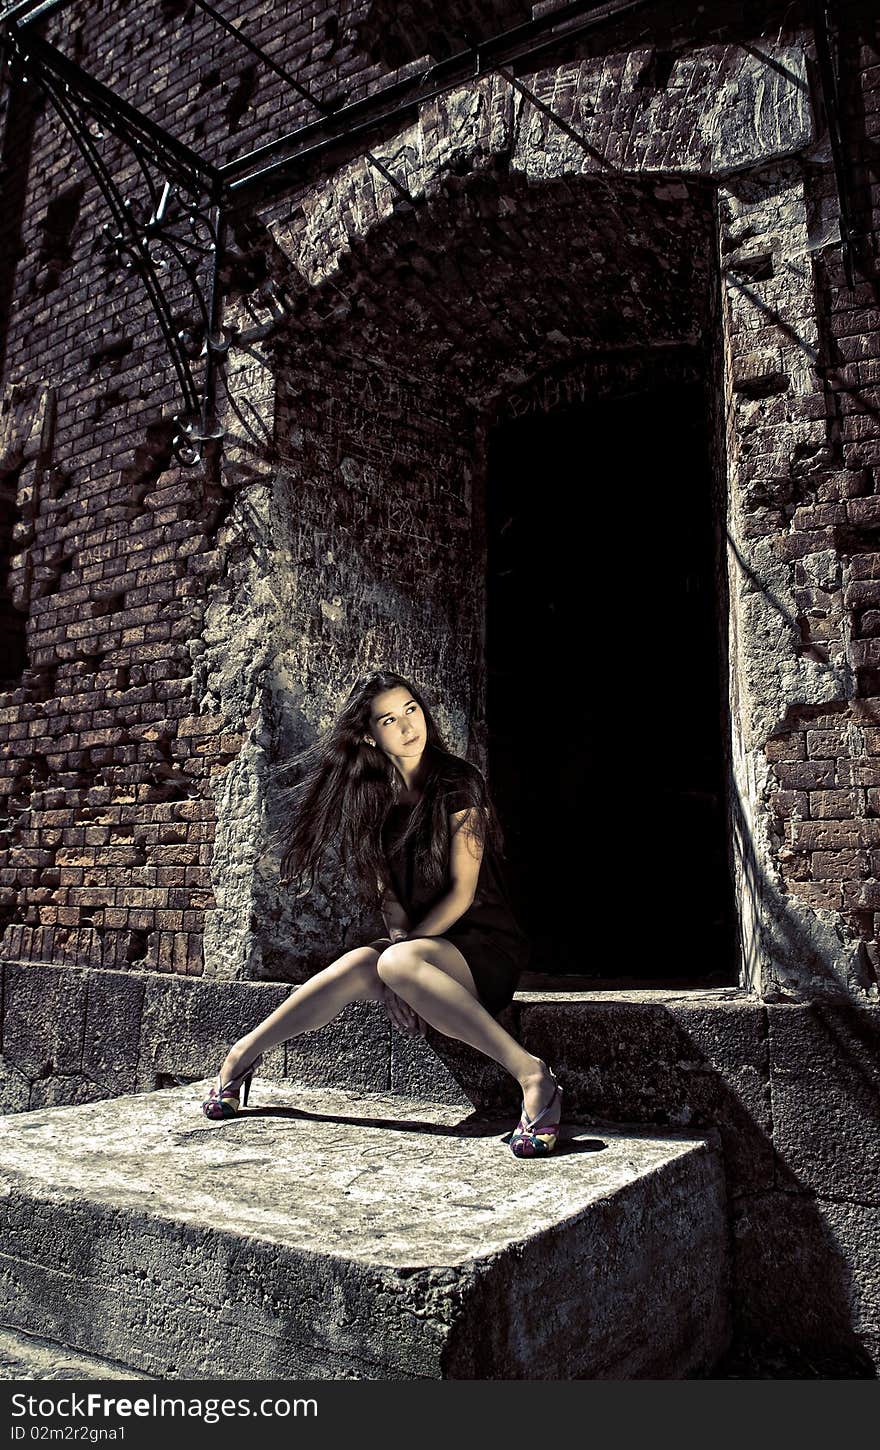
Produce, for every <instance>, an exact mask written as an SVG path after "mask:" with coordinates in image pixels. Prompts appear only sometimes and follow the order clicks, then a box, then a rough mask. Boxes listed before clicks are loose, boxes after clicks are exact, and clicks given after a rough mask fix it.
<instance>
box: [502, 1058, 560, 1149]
mask: <svg viewBox="0 0 880 1450" xmlns="http://www.w3.org/2000/svg"><path fill="white" fill-rule="evenodd" d="M547 1071H548V1072H549V1074H550V1076H551V1077H552V1079H553V1084H554V1086H553V1096H552V1098H551V1099H550V1101H549V1103H548V1104H547V1106H546V1108H542V1109H541V1111H540V1113H538V1115H537V1117H535V1118H532V1119H531V1120H529V1118H528V1116H527V1114H526V1105H525V1103H523V1105H522V1117H521V1118H520V1120H519V1125H518V1126H517V1127H516V1128H514V1130H513V1133H512V1134H511V1136H510V1151H511V1153H512V1154H513V1156H514V1158H546V1156H547V1154H548V1153H552V1152H553V1149H554V1148H555V1147H556V1140H557V1138H558V1137H559V1124H560V1121H561V1118H562V1088H561V1087H560V1086H559V1083H558V1082H557V1080H556V1074H555V1072H554V1071H553V1069H552V1067H548V1069H547Z"/></svg>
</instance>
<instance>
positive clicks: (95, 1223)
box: [0, 1081, 730, 1379]
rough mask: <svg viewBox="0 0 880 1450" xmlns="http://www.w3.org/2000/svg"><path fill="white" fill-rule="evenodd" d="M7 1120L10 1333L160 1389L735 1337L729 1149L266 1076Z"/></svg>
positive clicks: (702, 1356)
mask: <svg viewBox="0 0 880 1450" xmlns="http://www.w3.org/2000/svg"><path fill="white" fill-rule="evenodd" d="M207 1086H208V1083H207V1081H205V1082H202V1083H199V1084H193V1085H191V1086H189V1087H186V1088H176V1089H171V1090H168V1091H165V1092H159V1093H148V1094H136V1095H131V1096H128V1097H122V1098H117V1099H114V1100H109V1101H104V1102H97V1103H92V1104H90V1105H86V1106H78V1107H67V1108H55V1109H51V1110H45V1111H42V1112H36V1113H31V1114H29V1115H28V1117H27V1118H22V1117H15V1118H9V1119H6V1120H5V1121H3V1122H0V1183H2V1197H0V1231H2V1234H3V1239H4V1255H3V1260H2V1266H0V1317H2V1318H3V1319H4V1320H6V1321H7V1322H8V1323H10V1324H12V1325H13V1326H16V1327H20V1328H22V1329H27V1330H28V1331H29V1332H31V1333H34V1334H38V1335H41V1336H46V1337H48V1338H51V1339H61V1340H63V1341H64V1342H65V1343H67V1344H73V1345H76V1346H78V1347H79V1349H81V1350H82V1351H83V1352H86V1353H89V1354H95V1355H99V1356H102V1357H117V1356H118V1355H120V1352H121V1351H122V1350H123V1348H124V1358H125V1360H126V1362H128V1363H131V1364H133V1365H134V1366H135V1367H137V1368H138V1369H140V1370H143V1371H145V1372H146V1373H148V1374H151V1375H158V1376H159V1377H162V1378H182V1379H186V1378H199V1377H201V1376H204V1375H209V1376H214V1375H221V1376H227V1377H230V1378H236V1377H241V1378H257V1379H263V1378H266V1379H271V1378H300V1379H301V1378H316V1379H334V1378H355V1379H358V1378H365V1379H395V1378H398V1379H399V1378H404V1379H409V1378H426V1379H449V1378H452V1379H473V1378H477V1379H479V1378H503V1379H569V1378H575V1379H582V1378H625V1379H630V1378H642V1377H649V1378H681V1377H684V1376H686V1375H688V1374H690V1373H693V1372H694V1371H695V1370H697V1369H699V1367H701V1366H702V1367H708V1366H710V1365H711V1364H712V1363H713V1362H714V1361H715V1359H717V1358H718V1356H719V1355H720V1354H721V1353H722V1352H723V1350H724V1349H725V1347H726V1345H727V1343H728V1340H729V1323H730V1318H729V1306H728V1259H727V1228H726V1222H725V1215H724V1181H723V1172H722V1169H721V1163H720V1157H719V1154H718V1151H717V1143H715V1142H714V1141H713V1139H712V1135H709V1136H699V1137H695V1136H680V1135H676V1134H674V1133H668V1132H667V1133H656V1132H651V1131H639V1130H637V1129H623V1130H621V1129H619V1128H613V1127H603V1128H602V1129H601V1131H596V1130H593V1129H588V1128H584V1127H581V1126H578V1125H577V1124H576V1123H574V1124H566V1126H565V1132H564V1136H563V1140H562V1142H561V1144H560V1151H558V1152H557V1154H556V1155H554V1156H553V1157H552V1158H551V1159H549V1160H544V1161H541V1160H532V1161H525V1162H522V1161H518V1160H516V1159H514V1158H513V1157H512V1155H511V1154H510V1152H509V1150H508V1149H507V1146H506V1143H505V1142H504V1141H503V1138H504V1136H505V1135H506V1133H508V1132H509V1130H510V1128H511V1126H512V1124H511V1123H510V1121H509V1120H508V1121H506V1122H505V1123H499V1122H494V1123H493V1122H491V1121H487V1120H485V1119H480V1118H477V1117H476V1115H473V1114H467V1115H465V1116H464V1117H463V1116H462V1113H461V1110H460V1109H459V1108H457V1107H454V1106H450V1105H448V1104H437V1103H426V1102H423V1101H420V1102H406V1101H404V1100H401V1099H400V1098H399V1097H384V1098H383V1097H378V1096H374V1097H366V1096H363V1095H360V1096H359V1095H357V1094H354V1093H340V1092H330V1091H329V1090H327V1091H324V1092H321V1093H315V1092H311V1093H309V1092H308V1091H306V1090H305V1089H301V1090H300V1091H299V1093H298V1094H297V1096H296V1098H295V1106H291V1105H290V1088H289V1086H288V1087H286V1088H285V1087H281V1086H278V1085H276V1084H274V1083H271V1082H268V1081H263V1082H262V1083H260V1084H259V1091H258V1090H257V1084H256V1083H255V1087H254V1097H253V1098H252V1100H251V1105H249V1107H248V1109H246V1110H244V1111H242V1113H241V1114H240V1115H239V1116H238V1117H237V1118H236V1119H235V1120H234V1121H231V1122H224V1123H210V1122H208V1121H207V1120H206V1119H205V1118H203V1117H202V1116H201V1113H200V1111H199V1102H200V1100H201V1098H202V1096H203V1095H204V1092H205V1091H206V1089H207Z"/></svg>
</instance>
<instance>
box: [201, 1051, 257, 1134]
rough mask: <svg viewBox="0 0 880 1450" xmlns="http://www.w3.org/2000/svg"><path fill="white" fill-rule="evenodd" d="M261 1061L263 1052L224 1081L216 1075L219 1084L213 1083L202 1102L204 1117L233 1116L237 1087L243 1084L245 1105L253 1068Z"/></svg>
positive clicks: (236, 1102) (237, 1092) (244, 1104)
mask: <svg viewBox="0 0 880 1450" xmlns="http://www.w3.org/2000/svg"><path fill="white" fill-rule="evenodd" d="M262 1061H263V1054H262V1052H261V1053H259V1055H258V1056H257V1057H255V1058H254V1060H253V1062H252V1063H250V1064H249V1066H248V1067H245V1068H243V1069H242V1071H241V1072H237V1073H236V1074H235V1076H234V1077H231V1078H230V1079H229V1081H228V1082H226V1083H224V1082H222V1081H221V1080H220V1078H219V1077H218V1079H217V1081H218V1083H219V1084H220V1086H219V1087H217V1086H216V1085H215V1086H214V1087H212V1088H211V1090H210V1092H209V1093H208V1096H207V1098H206V1099H205V1101H204V1102H203V1103H202V1112H203V1113H204V1115H205V1117H206V1118H213V1119H215V1120H217V1119H220V1118H234V1117H235V1115H236V1113H237V1112H238V1109H239V1100H238V1094H239V1088H240V1087H242V1086H244V1094H243V1099H244V1102H243V1106H244V1107H247V1100H248V1093H249V1092H250V1089H251V1082H252V1081H253V1076H254V1068H255V1067H259V1065H260V1063H261V1062H262Z"/></svg>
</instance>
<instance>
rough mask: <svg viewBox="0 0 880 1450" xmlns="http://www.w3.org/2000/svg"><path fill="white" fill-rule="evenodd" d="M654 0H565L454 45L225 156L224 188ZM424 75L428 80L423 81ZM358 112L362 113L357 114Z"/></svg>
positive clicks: (260, 176)
mask: <svg viewBox="0 0 880 1450" xmlns="http://www.w3.org/2000/svg"><path fill="white" fill-rule="evenodd" d="M656 4H657V0H619V3H617V4H609V5H601V6H596V5H595V4H590V3H588V0H579V3H573V4H571V5H566V6H565V7H563V8H562V9H560V10H557V11H554V12H552V14H550V15H547V16H544V17H543V18H542V19H541V20H531V21H528V22H527V23H526V24H525V25H518V26H515V27H514V29H512V30H507V31H504V32H503V33H502V34H501V35H497V36H493V37H492V38H491V40H488V41H486V42H485V43H484V44H482V45H480V46H476V47H474V48H472V49H470V50H465V51H460V52H459V53H458V54H457V55H454V56H451V57H449V58H448V59H446V60H444V61H440V62H438V63H437V64H436V65H434V66H432V67H431V69H430V71H428V72H423V74H422V75H421V76H418V77H412V76H411V77H408V78H407V79H405V80H402V81H394V82H392V84H391V85H389V86H384V87H383V88H382V89H381V90H379V91H374V92H373V93H372V95H369V96H366V97H364V98H363V100H360V101H354V102H352V104H351V105H349V106H343V107H340V109H339V110H337V111H334V112H333V113H332V115H330V116H328V117H325V118H323V119H322V120H320V121H309V122H307V123H306V124H305V125H304V126H300V127H298V128H297V130H296V131H290V132H288V133H287V135H285V136H280V137H278V139H277V140H275V141H269V142H267V143H266V145H264V146H260V147H257V149H256V150H254V151H251V152H248V154H247V155H245V156H241V157H238V158H237V159H236V160H235V161H228V162H227V163H226V164H225V165H224V166H221V167H220V176H221V178H222V180H223V181H224V183H225V184H226V185H227V186H228V187H229V189H230V191H235V192H239V193H240V192H241V191H242V190H243V189H244V188H245V187H248V186H251V185H256V184H257V183H259V182H262V181H264V180H265V179H266V178H267V177H268V176H271V175H273V174H274V173H275V172H276V171H281V170H283V169H284V168H285V167H289V166H292V165H295V164H296V162H297V161H299V160H300V159H301V158H302V157H305V156H308V157H313V156H315V155H318V154H320V152H321V151H322V150H326V149H328V148H329V147H330V146H333V145H336V144H338V142H339V141H340V140H345V139H347V137H349V136H352V135H356V134H358V133H360V132H362V131H365V130H368V129H370V128H371V127H373V126H377V125H380V124H381V123H382V122H384V121H389V120H396V119H397V118H398V117H399V116H402V115H405V114H407V113H408V112H409V111H412V110H414V109H415V108H416V107H417V106H420V105H422V104H423V103H424V102H425V101H429V100H433V99H434V97H435V96H439V95H443V94H444V92H446V91H449V90H452V89H453V88H454V87H455V86H458V85H462V84H464V83H465V82H467V81H469V80H473V79H474V62H475V61H477V62H478V63H479V74H481V75H482V74H486V73H488V72H489V71H492V70H494V69H495V68H496V66H497V65H498V64H506V65H517V64H519V63H520V62H521V61H524V60H532V59H534V58H535V57H536V56H538V55H541V54H542V53H544V52H546V51H549V50H552V49H554V48H556V47H557V46H559V45H562V44H564V43H565V42H566V41H568V40H571V39H575V38H577V37H578V36H580V35H582V34H583V33H584V32H585V31H587V30H593V29H595V28H597V27H598V26H600V25H602V24H603V23H604V22H606V21H610V20H615V19H617V18H618V17H620V16H623V15H626V14H629V13H631V12H632V11H635V10H643V9H645V8H646V7H647V6H649V5H656ZM585 11H586V12H587V16H586V18H585V19H583V20H582V21H581V22H580V23H579V24H574V25H570V26H566V27H565V28H564V29H561V30H559V29H555V30H553V33H552V34H551V35H550V36H548V34H547V32H548V29H551V28H552V27H558V26H559V25H561V24H563V23H564V22H565V21H566V20H567V19H568V18H570V17H571V18H576V17H577V16H578V15H583V13H584V12H585ZM536 34H537V36H538V37H539V38H538V39H537V40H536V41H535V43H534V44H526V45H523V44H522V42H523V41H524V40H525V39H526V38H527V37H528V36H534V35H536ZM428 78H430V80H431V81H433V82H434V83H433V84H426V82H427V81H428ZM402 98H403V99H402ZM361 117H363V118H364V119H363V120H361V119H360V118H361ZM328 129H330V130H332V132H333V135H331V136H328V137H326V139H325V140H323V141H322V142H319V143H318V144H317V145H315V146H310V147H308V149H307V150H304V151H301V152H297V153H296V154H295V155H293V156H288V157H285V158H283V160H280V161H277V162H275V163H274V164H273V165H271V166H266V167H263V168H262V169H261V170H259V171H257V172H253V173H252V174H251V175H248V176H244V177H240V176H239V173H240V172H242V171H243V170H245V169H246V168H247V167H249V166H253V165H254V164H256V163H258V162H260V161H262V160H263V159H266V158H268V157H270V156H274V155H277V153H278V152H279V151H281V150H284V149H285V148H286V147H289V146H293V145H296V144H297V143H302V142H304V141H308V140H310V139H311V137H313V136H316V135H320V134H321V133H322V132H326V131H327V130H328Z"/></svg>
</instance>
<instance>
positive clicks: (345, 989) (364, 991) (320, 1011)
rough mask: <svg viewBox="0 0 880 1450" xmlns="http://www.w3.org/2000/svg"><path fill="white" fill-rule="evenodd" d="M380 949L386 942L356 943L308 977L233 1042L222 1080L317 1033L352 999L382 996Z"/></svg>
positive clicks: (362, 999)
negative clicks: (265, 1054) (305, 1035)
mask: <svg viewBox="0 0 880 1450" xmlns="http://www.w3.org/2000/svg"><path fill="white" fill-rule="evenodd" d="M383 940H384V938H383ZM381 950H382V945H381V942H377V943H375V944H374V945H373V946H365V947H354V948H353V949H352V950H351V951H350V952H345V953H344V954H343V956H341V957H337V959H336V961H335V962H331V963H330V965H329V967H324V969H323V971H320V972H316V973H315V975H314V977H309V980H308V981H307V982H304V983H303V985H302V986H301V987H297V989H296V991H295V992H292V993H291V995H290V996H289V997H288V999H287V1001H286V1002H282V1003H281V1006H280V1007H276V1008H275V1011H274V1012H270V1013H269V1016H268V1017H266V1018H264V1019H263V1021H262V1022H260V1023H258V1024H257V1026H256V1027H254V1028H252V1030H251V1031H250V1032H246V1033H245V1034H244V1036H243V1037H239V1039H238V1041H237V1042H235V1043H233V1045H232V1047H231V1048H230V1049H229V1051H228V1053H227V1054H226V1057H225V1058H224V1059H223V1065H222V1067H221V1068H220V1076H221V1079H222V1081H223V1082H229V1080H230V1078H232V1077H234V1076H235V1074H236V1073H237V1072H239V1071H240V1070H241V1069H242V1068H243V1067H247V1065H248V1063H249V1062H253V1060H254V1058H255V1057H258V1056H259V1054H260V1053H261V1052H267V1051H268V1050H269V1048H270V1047H276V1046H277V1045H278V1043H279V1042H287V1041H288V1039H289V1038H291V1037H298V1036H299V1034H300V1033H301V1032H314V1031H315V1029H316V1028H318V1027H324V1026H326V1024H327V1023H328V1022H332V1020H333V1018H334V1017H338V1015H339V1013H340V1012H341V1011H342V1009H343V1007H347V1006H348V1004H349V1002H368V1001H370V1000H372V999H374V998H380V997H381V996H382V993H383V987H382V982H381V981H380V979H379V975H378V973H377V971H376V963H377V962H378V960H379V955H380V952H381Z"/></svg>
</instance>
